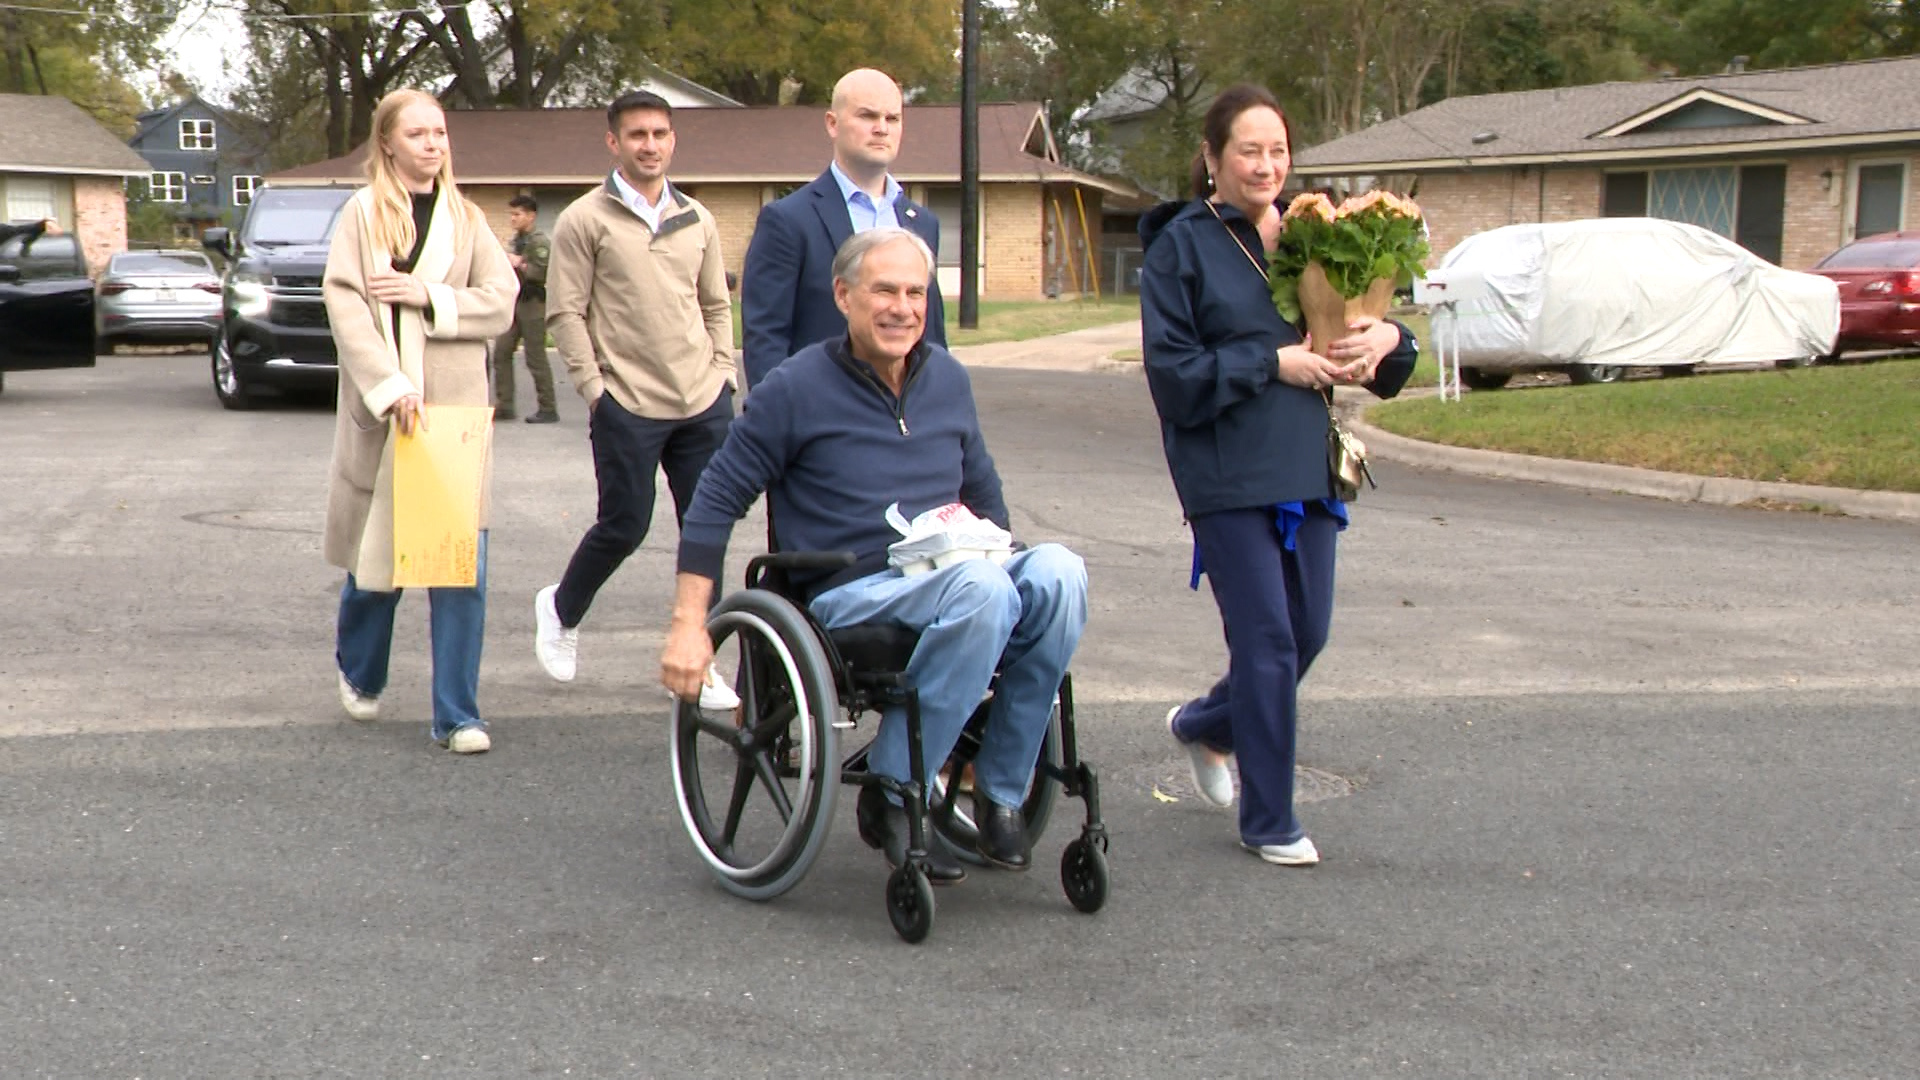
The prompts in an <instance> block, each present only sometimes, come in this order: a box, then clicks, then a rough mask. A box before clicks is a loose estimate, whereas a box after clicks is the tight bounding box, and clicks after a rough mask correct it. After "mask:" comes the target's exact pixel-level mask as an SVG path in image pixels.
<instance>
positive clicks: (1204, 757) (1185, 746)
mask: <svg viewBox="0 0 1920 1080" xmlns="http://www.w3.org/2000/svg"><path fill="white" fill-rule="evenodd" d="M1179 715H1180V706H1178V705H1175V706H1174V707H1173V708H1171V709H1168V710H1167V734H1169V735H1172V736H1173V741H1174V744H1175V745H1176V746H1178V747H1180V749H1182V750H1185V751H1186V752H1187V764H1188V765H1189V766H1190V767H1191V768H1192V769H1193V790H1194V791H1196V792H1198V793H1199V795H1200V801H1201V802H1203V803H1206V804H1207V805H1208V806H1212V807H1216V808H1218V809H1221V810H1224V809H1226V808H1227V807H1229V806H1232V805H1233V773H1231V772H1229V771H1228V770H1227V763H1226V761H1224V760H1223V759H1222V758H1221V757H1220V755H1218V754H1216V753H1214V752H1213V751H1212V750H1210V749H1208V748H1207V747H1205V746H1202V745H1201V744H1199V743H1197V742H1196V743H1190V742H1183V741H1182V740H1181V738H1180V736H1179V735H1178V734H1175V732H1174V730H1173V718H1174V717H1176V716H1179Z"/></svg>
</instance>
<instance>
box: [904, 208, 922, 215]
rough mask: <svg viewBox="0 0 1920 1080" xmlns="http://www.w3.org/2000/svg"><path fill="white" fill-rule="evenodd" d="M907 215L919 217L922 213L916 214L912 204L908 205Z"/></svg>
mask: <svg viewBox="0 0 1920 1080" xmlns="http://www.w3.org/2000/svg"><path fill="white" fill-rule="evenodd" d="M907 216H908V217H919V216H920V215H919V214H916V213H914V211H913V207H911V206H909V207H907Z"/></svg>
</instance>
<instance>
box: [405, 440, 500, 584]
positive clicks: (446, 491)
mask: <svg viewBox="0 0 1920 1080" xmlns="http://www.w3.org/2000/svg"><path fill="white" fill-rule="evenodd" d="M421 415H422V417H423V418H424V420H425V423H423V424H416V425H415V426H414V429H413V434H412V435H402V434H400V433H399V432H398V431H395V433H394V446H393V585H394V588H396V589H398V588H405V587H407V586H415V587H438V586H466V587H468V588H471V587H472V586H473V584H474V582H475V581H477V580H478V578H479V567H480V495H481V485H482V484H484V483H485V482H486V469H487V448H488V447H489V446H491V445H492V443H493V410H492V409H488V408H480V407H474V406H466V405H431V406H428V407H426V408H424V409H423V410H422V411H421Z"/></svg>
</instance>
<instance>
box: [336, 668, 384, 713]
mask: <svg viewBox="0 0 1920 1080" xmlns="http://www.w3.org/2000/svg"><path fill="white" fill-rule="evenodd" d="M334 674H335V675H338V676H340V707H341V708H343V709H345V710H347V715H348V716H349V717H351V718H353V719H354V720H358V721H359V722H361V723H363V724H364V723H366V722H367V721H369V720H378V719H379V718H380V699H379V698H378V697H375V696H374V695H372V694H363V693H361V692H360V691H358V690H355V689H354V688H353V684H352V683H350V682H348V681H347V675H346V673H345V672H343V671H336V672H334Z"/></svg>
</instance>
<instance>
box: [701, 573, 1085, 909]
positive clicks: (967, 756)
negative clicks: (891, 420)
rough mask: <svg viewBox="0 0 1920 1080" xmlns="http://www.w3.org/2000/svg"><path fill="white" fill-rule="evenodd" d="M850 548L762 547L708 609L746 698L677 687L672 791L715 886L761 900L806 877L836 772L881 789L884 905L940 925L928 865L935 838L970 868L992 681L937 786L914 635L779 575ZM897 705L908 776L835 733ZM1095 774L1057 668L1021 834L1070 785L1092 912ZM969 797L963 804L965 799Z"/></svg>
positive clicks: (1078, 884)
mask: <svg viewBox="0 0 1920 1080" xmlns="http://www.w3.org/2000/svg"><path fill="white" fill-rule="evenodd" d="M853 564H854V556H853V554H852V553H850V552H827V553H822V552H786V553H777V554H770V555H761V556H758V557H756V558H754V559H753V560H752V561H751V562H750V563H749V564H748V566H747V574H746V586H747V587H746V588H745V589H744V590H742V591H740V592H736V593H733V594H731V595H729V596H727V597H726V598H725V599H723V600H722V601H721V602H720V603H719V604H718V605H717V606H715V607H714V609H713V611H712V612H711V614H710V615H709V616H708V619H707V632H708V634H709V635H710V636H711V637H712V639H713V644H714V653H715V656H716V657H718V658H721V660H722V662H723V666H724V665H725V664H727V663H731V664H732V666H733V667H734V669H735V672H734V676H733V684H734V689H735V692H736V693H737V694H738V695H739V697H740V708H739V709H738V710H736V712H735V713H733V714H731V715H720V714H716V713H707V712H703V711H702V710H700V709H699V708H698V706H697V705H696V704H694V703H690V702H686V701H680V700H677V699H676V702H675V705H674V717H673V778H674V794H675V798H676V799H677V801H678V803H679V808H680V817H681V820H682V822H683V823H684V824H685V825H686V828H687V834H688V836H689V837H691V838H692V840H693V844H694V847H695V849H696V850H698V852H699V854H700V857H701V859H702V860H704V861H705V863H706V864H707V868H708V869H709V870H710V871H711V872H712V873H713V875H714V877H715V879H716V880H717V881H718V882H719V884H720V886H721V887H722V888H724V889H725V890H726V891H728V892H730V893H733V894H734V895H736V896H740V897H744V898H746V899H749V900H770V899H772V898H774V897H776V896H780V895H782V894H783V893H785V892H787V891H788V890H789V889H792V888H793V887H794V886H795V885H797V884H799V883H800V880H801V879H802V878H803V877H805V876H806V874H807V871H808V870H809V869H810V868H811V867H812V866H813V862H814V859H815V858H816V857H818V855H819V853H820V848H821V845H822V844H823V843H825V841H826V838H827V832H828V830H829V829H830V828H831V826H832V824H833V815H834V805H835V802H836V793H837V791H838V789H839V788H840V786H841V785H842V784H849V785H854V786H859V787H868V786H877V787H879V788H881V789H882V790H884V791H886V792H888V793H890V794H893V795H897V796H899V797H900V798H901V801H902V802H904V803H905V805H906V807H907V823H908V828H909V840H908V850H907V858H906V860H905V861H904V862H903V864H902V865H901V866H900V867H898V868H897V869H895V870H894V871H893V872H892V873H891V874H890V875H889V876H888V878H887V884H886V893H885V899H886V908H887V917H888V919H889V920H890V921H891V922H892V924H893V929H894V932H895V933H897V934H899V936H900V937H901V938H902V939H903V940H905V941H907V942H909V943H918V942H920V941H923V940H925V939H926V937H927V935H928V933H930V932H931V931H932V929H933V920H934V895H933V887H932V884H931V882H930V881H929V880H928V876H927V858H928V852H929V850H930V849H929V846H928V845H930V844H936V843H937V844H942V845H944V846H945V847H946V849H947V850H948V851H950V852H951V853H952V854H953V855H954V856H955V857H956V858H958V859H960V860H962V861H964V862H966V863H969V864H971V865H975V866H981V865H985V859H984V858H982V857H981V856H980V854H979V853H978V852H977V851H976V850H975V840H976V836H977V832H976V830H975V828H974V823H973V820H972V817H971V815H970V814H969V813H968V811H967V810H966V809H964V808H963V806H962V805H961V804H962V798H961V796H962V792H961V790H960V789H961V788H962V786H963V780H962V778H963V777H964V776H965V775H966V769H967V766H968V764H969V763H970V762H971V761H972V760H973V758H974V756H975V755H976V754H977V753H978V752H979V748H980V737H981V733H982V732H983V730H984V729H985V726H986V720H987V711H988V705H989V703H990V702H991V701H992V688H991V687H989V691H988V694H987V696H986V697H985V698H983V699H982V700H981V702H980V704H979V705H978V706H977V707H976V708H975V709H974V712H973V714H972V716H971V717H970V718H969V719H968V721H967V724H966V727H965V730H964V731H963V733H962V734H961V736H960V738H959V741H958V742H957V743H956V744H955V747H954V750H953V754H952V756H951V757H950V758H949V760H948V762H947V768H946V769H945V770H944V772H943V773H942V776H941V778H940V779H938V780H936V781H935V782H934V784H933V789H934V790H933V791H932V793H931V797H930V798H928V797H924V796H926V795H927V793H926V792H924V791H923V790H922V786H921V784H920V783H919V781H918V779H917V778H918V777H921V776H925V775H926V769H925V768H924V763H925V759H924V758H923V756H922V752H921V738H920V704H919V695H918V693H917V691H916V690H915V688H914V686H913V683H912V680H911V679H909V678H908V677H907V675H906V674H905V672H906V667H907V661H908V659H909V658H910V657H911V656H912V655H913V649H914V646H915V645H916V644H917V643H918V634H916V633H915V632H913V631H910V630H907V629H905V628H903V627H899V626H892V625H859V626H850V627H844V628H842V629H839V630H833V631H827V630H825V629H824V628H822V627H821V625H820V623H819V622H818V620H816V619H815V618H814V617H813V616H812V614H811V613H809V612H808V611H807V609H806V606H805V605H804V604H802V603H800V602H799V601H798V598H797V593H796V592H795V590H793V589H792V588H791V586H790V585H789V583H788V576H789V575H790V574H793V573H795V572H810V571H811V572H819V571H831V570H838V569H843V568H845V567H850V566H852V565H853ZM891 705H898V706H901V707H903V708H904V709H905V711H906V721H907V744H908V752H909V757H910V761H911V768H910V773H911V775H912V776H913V777H915V778H916V779H913V780H909V781H906V782H901V781H897V780H894V779H893V778H891V777H887V776H881V775H878V774H876V773H873V772H872V771H870V770H869V769H868V768H867V751H868V749H869V748H870V746H871V739H870V738H869V739H867V740H865V741H864V742H862V743H861V745H860V748H859V749H858V750H856V751H854V752H853V753H851V754H850V755H848V756H847V757H846V758H845V759H844V760H843V759H842V758H841V757H840V745H839V742H840V737H841V733H842V732H843V731H849V730H853V729H855V728H857V727H858V721H859V718H860V717H861V716H862V715H865V714H873V715H874V716H875V720H876V722H875V724H874V729H875V730H876V731H877V730H878V727H879V724H878V715H879V713H880V711H881V710H882V709H884V708H886V707H887V706H891ZM1099 790H1100V788H1099V781H1098V778H1097V777H1096V775H1095V773H1094V769H1093V767H1092V766H1091V765H1089V764H1087V763H1086V762H1084V761H1082V760H1080V756H1079V751H1078V748H1077V746H1076V743H1075V733H1074V723H1073V678H1072V676H1071V675H1068V676H1066V677H1065V678H1063V679H1062V680H1061V683H1060V689H1059V693H1058V697H1057V699H1056V705H1055V707H1054V709H1053V712H1052V715H1051V717H1050V719H1049V721H1048V726H1047V733H1046V737H1045V739H1044V741H1043V742H1042V745H1041V748H1040V755H1039V761H1038V763H1037V764H1036V766H1035V773H1034V778H1033V783H1032V785H1031V787H1030V788H1029V791H1028V794H1027V799H1026V802H1025V804H1024V805H1023V806H1022V807H1021V812H1022V816H1023V817H1024V819H1025V821H1026V827H1027V835H1028V839H1029V840H1038V839H1039V837H1040V834H1041V832H1042V831H1043V830H1044V829H1045V828H1046V825H1047V823H1048V821H1049V819H1050V818H1051V816H1052V813H1053V807H1054V802H1055V799H1056V798H1057V796H1058V794H1059V793H1061V792H1064V793H1065V794H1066V795H1067V796H1068V797H1070V798H1077V799H1080V800H1082V801H1083V802H1084V803H1085V805H1086V821H1085V823H1084V824H1082V826H1081V829H1080V836H1079V837H1078V838H1076V839H1074V840H1073V841H1071V842H1070V843H1068V844H1067V845H1066V849H1065V851H1064V852H1062V854H1061V858H1060V882H1061V885H1062V887H1063V888H1064V889H1065V891H1066V895H1067V901H1068V902H1069V903H1070V904H1072V905H1073V906H1074V907H1075V908H1076V909H1078V910H1080V911H1082V912H1086V913H1088V914H1091V913H1093V912H1096V911H1099V910H1100V908H1101V907H1102V906H1103V905H1105V903H1106V901H1107V832H1106V827H1105V826H1104V825H1103V824H1102V823H1101V819H1100V795H1099ZM969 805H970V804H969Z"/></svg>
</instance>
